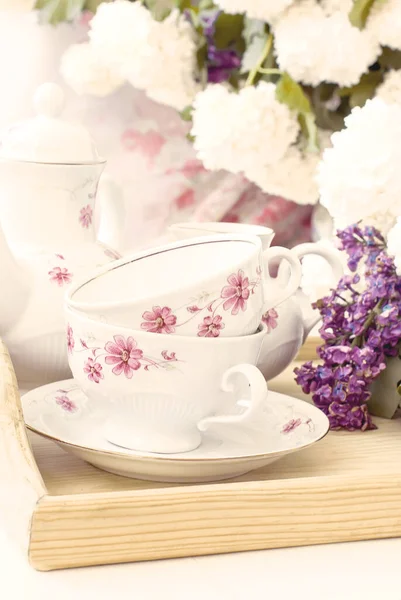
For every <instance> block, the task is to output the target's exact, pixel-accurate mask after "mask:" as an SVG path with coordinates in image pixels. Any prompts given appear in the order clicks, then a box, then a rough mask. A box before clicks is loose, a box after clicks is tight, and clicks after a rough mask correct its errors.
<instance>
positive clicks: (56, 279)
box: [48, 267, 72, 287]
mask: <svg viewBox="0 0 401 600" xmlns="http://www.w3.org/2000/svg"><path fill="white" fill-rule="evenodd" d="M48 274H49V275H50V281H51V282H52V283H57V285H59V286H60V287H62V286H63V285H64V284H67V283H71V281H72V273H70V272H69V270H68V269H66V268H65V267H54V268H53V269H52V270H51V271H49V273H48Z"/></svg>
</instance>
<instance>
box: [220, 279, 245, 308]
mask: <svg viewBox="0 0 401 600" xmlns="http://www.w3.org/2000/svg"><path fill="white" fill-rule="evenodd" d="M227 281H228V283H229V284H230V285H226V286H225V287H224V288H223V289H222V290H221V297H222V298H226V300H225V302H224V304H223V308H224V310H230V308H231V314H232V315H237V314H238V313H239V311H240V310H242V311H245V310H246V304H247V300H248V298H249V294H250V290H249V279H248V277H245V274H244V271H243V270H242V269H240V270H239V271H238V273H237V274H236V275H235V273H233V274H232V275H230V276H229V277H228V278H227Z"/></svg>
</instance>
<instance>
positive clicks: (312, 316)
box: [169, 222, 343, 381]
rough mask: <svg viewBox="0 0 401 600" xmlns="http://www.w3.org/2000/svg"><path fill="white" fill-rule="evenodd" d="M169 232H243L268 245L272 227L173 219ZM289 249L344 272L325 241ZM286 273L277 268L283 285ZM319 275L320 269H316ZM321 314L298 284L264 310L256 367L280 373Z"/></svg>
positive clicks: (271, 375) (176, 234)
mask: <svg viewBox="0 0 401 600" xmlns="http://www.w3.org/2000/svg"><path fill="white" fill-rule="evenodd" d="M169 232H170V234H171V235H173V236H174V237H175V238H176V239H190V238H191V237H198V236H200V235H202V236H213V235H216V233H225V234H226V233H229V232H232V233H233V234H238V233H243V234H248V235H251V234H253V235H257V236H258V237H259V239H260V241H261V243H262V248H264V249H265V248H268V247H269V246H270V244H271V241H272V239H273V236H274V231H273V230H272V229H269V228H268V227H263V226H261V225H252V224H245V223H219V222H208V223H206V222H204V223H199V222H187V223H176V224H175V225H171V226H170V227H169ZM292 251H293V252H294V253H295V254H296V255H297V256H298V258H299V260H302V259H303V258H304V257H305V256H307V255H310V254H312V255H316V256H320V257H322V258H323V259H324V260H325V261H326V262H327V266H328V269H330V270H331V271H332V273H333V278H334V280H339V279H340V278H341V277H342V276H343V265H342V260H341V255H340V253H339V251H338V250H337V249H336V248H334V246H333V247H331V246H330V245H326V244H324V243H319V242H317V243H306V244H299V245H298V246H296V247H295V248H292ZM287 277H288V272H287V269H286V265H285V264H283V265H280V266H279V269H278V281H281V282H282V284H283V285H284V283H285V281H286V279H287ZM316 277H319V273H316ZM319 318H320V315H319V312H318V311H317V310H314V309H313V308H312V305H311V300H310V298H309V297H308V296H307V295H306V294H305V293H304V291H303V290H302V289H301V288H299V289H298V290H297V292H296V293H295V294H294V295H293V296H292V297H291V298H288V299H287V300H286V301H285V302H283V303H281V304H280V306H278V307H276V308H275V309H273V310H269V311H267V312H266V313H264V314H263V316H262V320H263V322H264V323H265V324H266V325H267V335H266V337H265V339H264V342H263V346H262V349H261V352H260V356H259V362H258V364H257V367H258V368H259V369H260V370H261V372H262V373H263V375H264V376H265V378H266V380H267V381H269V380H270V379H273V378H274V377H276V376H277V375H278V374H279V373H281V372H282V371H283V370H284V369H285V368H286V367H287V366H288V365H289V364H290V363H291V361H292V360H293V359H294V358H295V356H296V355H297V353H298V351H299V349H300V348H301V346H302V344H303V343H304V342H305V340H306V338H307V336H308V334H309V332H310V331H311V330H312V328H313V327H314V326H315V325H316V323H317V322H318V321H319Z"/></svg>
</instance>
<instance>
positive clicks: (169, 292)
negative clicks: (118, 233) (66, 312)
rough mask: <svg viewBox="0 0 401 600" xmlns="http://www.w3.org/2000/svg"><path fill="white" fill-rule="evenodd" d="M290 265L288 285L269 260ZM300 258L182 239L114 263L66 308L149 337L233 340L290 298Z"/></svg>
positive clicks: (251, 240)
mask: <svg viewBox="0 0 401 600" xmlns="http://www.w3.org/2000/svg"><path fill="white" fill-rule="evenodd" d="M280 259H281V260H284V261H286V263H288V266H289V273H290V274H289V277H288V278H287V280H286V281H285V283H282V282H278V281H277V280H275V279H274V278H271V277H270V274H269V264H270V262H271V261H277V260H280ZM300 279H301V265H300V262H299V259H298V257H296V255H295V254H294V253H293V252H292V251H290V250H287V249H286V248H280V247H274V248H266V249H265V250H262V245H261V242H260V240H259V239H258V238H257V237H256V236H252V235H248V236H243V235H242V236H241V235H236V234H231V235H220V236H212V237H208V238H203V237H202V238H200V239H195V240H190V241H187V240H184V241H181V242H176V243H173V244H168V245H165V246H161V247H159V248H153V249H148V250H146V251H144V252H141V253H139V254H134V255H131V256H129V257H127V256H126V257H124V258H123V259H121V260H119V261H114V262H113V263H111V264H110V266H106V267H102V268H101V269H100V270H98V271H97V272H94V273H93V274H92V276H91V278H90V279H89V280H86V281H81V282H80V283H77V284H75V285H74V287H73V288H71V289H70V293H69V297H68V304H69V306H71V307H72V308H74V309H76V310H79V311H81V312H83V313H85V314H87V315H88V316H91V317H93V318H96V319H100V320H103V321H104V322H107V323H112V324H114V325H120V326H122V327H130V328H132V329H136V330H142V331H147V332H150V333H162V334H178V335H182V336H197V337H232V336H234V337H235V336H245V335H249V334H251V333H254V332H255V331H256V330H257V328H258V326H259V323H260V320H261V317H262V314H263V313H264V312H266V311H267V310H269V309H271V308H273V307H274V306H277V304H280V303H281V302H283V301H284V300H285V299H286V298H288V297H290V296H291V295H292V294H294V293H295V291H296V289H297V288H298V285H299V283H300Z"/></svg>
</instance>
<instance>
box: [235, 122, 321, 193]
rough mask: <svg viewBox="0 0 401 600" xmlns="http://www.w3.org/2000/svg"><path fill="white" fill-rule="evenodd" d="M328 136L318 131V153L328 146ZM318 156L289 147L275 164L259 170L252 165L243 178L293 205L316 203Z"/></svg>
mask: <svg viewBox="0 0 401 600" xmlns="http://www.w3.org/2000/svg"><path fill="white" fill-rule="evenodd" d="M330 135H331V132H326V131H324V132H323V131H321V132H319V142H320V146H321V148H322V150H323V149H324V148H327V147H328V146H329V145H330ZM321 157H322V152H307V151H304V150H302V149H301V148H299V147H298V146H291V147H290V148H289V149H288V150H287V152H286V153H285V155H284V156H283V157H282V158H281V159H280V160H279V161H278V162H276V163H274V164H273V165H269V166H263V168H261V167H260V166H259V165H257V164H255V165H252V166H251V167H250V168H248V169H247V170H246V171H245V175H246V177H247V178H248V179H249V180H250V181H253V182H254V183H256V184H257V185H258V186H259V187H260V188H261V189H262V190H263V191H265V192H268V193H269V194H275V195H277V196H282V197H283V198H286V199H287V200H292V201H293V202H296V203H297V204H316V202H317V201H318V200H319V188H318V185H317V182H316V172H317V167H318V164H319V161H320V160H321Z"/></svg>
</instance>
